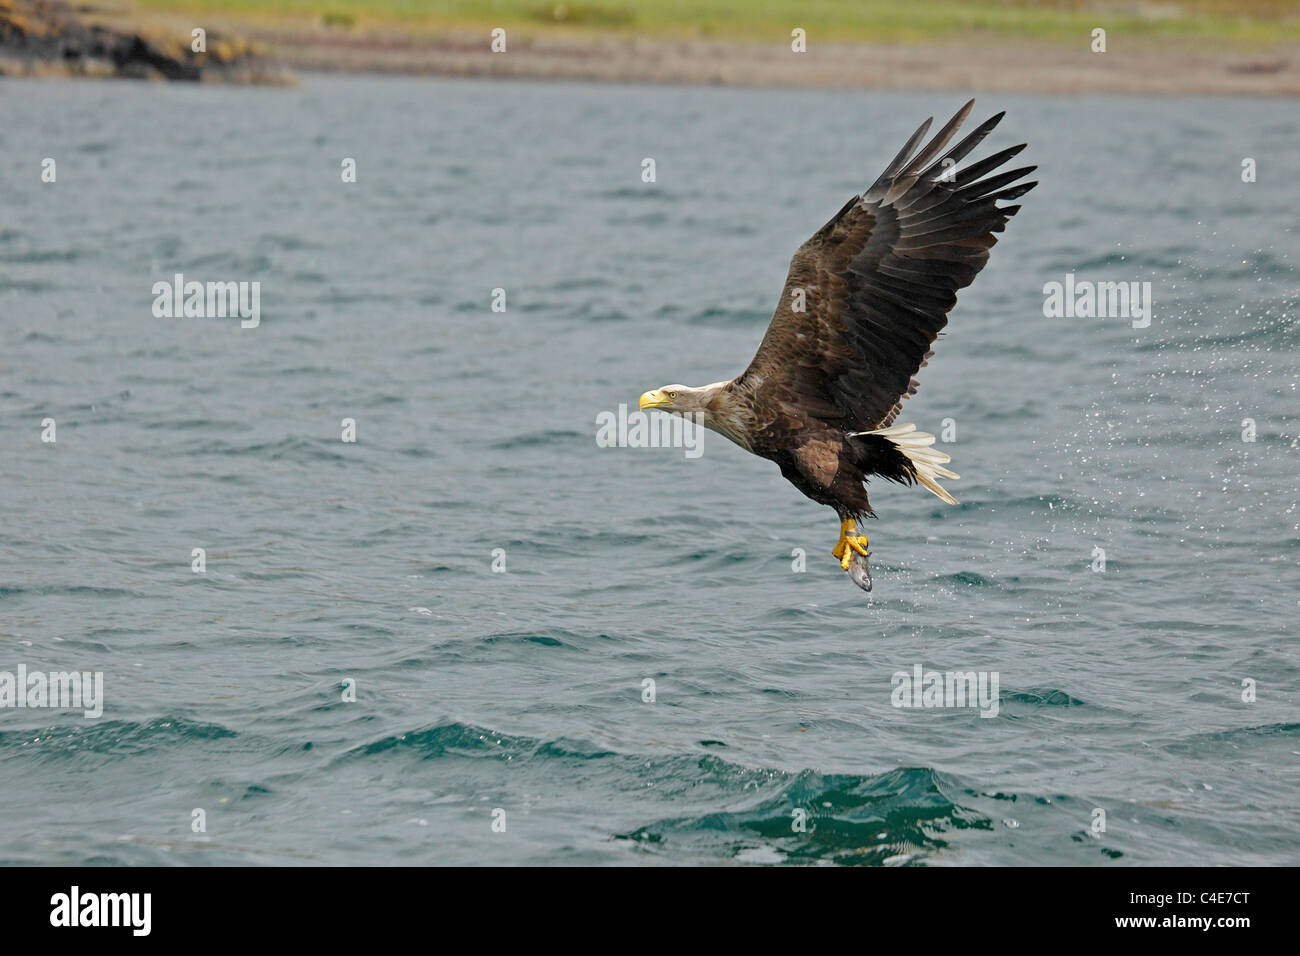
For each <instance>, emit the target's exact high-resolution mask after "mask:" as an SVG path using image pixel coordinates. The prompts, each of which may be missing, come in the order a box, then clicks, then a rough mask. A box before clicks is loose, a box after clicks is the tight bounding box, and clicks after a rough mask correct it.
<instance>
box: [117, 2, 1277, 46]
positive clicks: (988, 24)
mask: <svg viewBox="0 0 1300 956" xmlns="http://www.w3.org/2000/svg"><path fill="white" fill-rule="evenodd" d="M133 6H134V8H135V9H136V10H137V11H139V12H141V13H146V14H147V13H167V14H194V15H196V16H202V15H211V16H221V17H223V18H226V19H231V20H246V21H249V22H263V23H268V24H276V25H278V26H282V27H306V26H309V25H310V26H313V27H316V26H327V27H329V28H331V29H334V30H338V31H350V30H371V29H400V30H403V31H407V32H412V33H419V34H426V35H427V34H436V33H440V32H445V31H450V30H456V31H460V30H476V31H477V30H484V31H485V30H488V29H490V28H492V27H498V26H500V27H506V28H507V29H508V30H512V31H514V32H516V33H520V34H522V35H524V36H533V35H537V34H542V33H547V34H554V33H562V34H582V33H601V34H613V35H622V34H627V35H631V34H638V35H643V36H651V37H659V38H666V39H669V38H674V37H691V38H704V39H716V40H721V41H742V42H758V41H766V42H773V41H774V40H777V39H781V40H782V41H783V42H784V41H785V40H788V38H789V36H790V31H791V30H792V29H793V28H794V27H802V28H803V29H804V30H806V31H808V36H809V40H810V42H818V43H933V42H945V43H946V42H958V41H960V42H964V43H969V42H979V41H980V40H981V39H984V40H987V41H989V42H994V43H1006V42H1014V41H1018V40H1023V41H1036V42H1042V41H1048V42H1060V43H1063V44H1065V43H1069V44H1077V43H1079V42H1080V38H1081V37H1083V38H1086V37H1088V35H1089V34H1090V32H1091V31H1092V30H1093V29H1094V28H1095V27H1104V28H1105V29H1106V31H1107V33H1108V36H1109V37H1110V38H1111V42H1112V43H1114V42H1115V41H1116V39H1118V38H1124V39H1126V40H1132V39H1135V38H1136V39H1141V40H1149V41H1156V42H1158V41H1162V40H1163V41H1179V40H1181V41H1207V42H1212V43H1220V44H1222V43H1226V44H1231V45H1234V46H1243V47H1260V48H1262V47H1267V46H1271V45H1273V44H1275V43H1278V42H1284V43H1294V42H1300V5H1298V4H1297V3H1296V2H1295V0H1150V2H1143V0H1127V2H1123V0H1120V2H1114V3H1108V2H1105V0H1101V2H1096V0H1094V2H1086V0H924V2H916V0H913V2H899V0H754V2H746V0H627V2H624V0H576V2H561V0H435V2H433V3H430V2H417V0H351V2H345V0H133Z"/></svg>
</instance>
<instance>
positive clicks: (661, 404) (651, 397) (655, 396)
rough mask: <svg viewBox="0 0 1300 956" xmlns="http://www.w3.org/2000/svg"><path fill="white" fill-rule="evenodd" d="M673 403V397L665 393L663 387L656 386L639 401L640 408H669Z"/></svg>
mask: <svg viewBox="0 0 1300 956" xmlns="http://www.w3.org/2000/svg"><path fill="white" fill-rule="evenodd" d="M672 403H673V401H672V399H671V398H669V397H668V396H667V395H665V394H664V392H663V389H661V388H656V389H655V390H654V391H650V392H646V393H645V394H644V395H642V396H641V400H640V401H638V402H637V407H638V408H667V407H668V406H669V405H671V404H672Z"/></svg>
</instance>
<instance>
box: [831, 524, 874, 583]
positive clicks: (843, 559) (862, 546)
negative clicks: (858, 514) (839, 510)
mask: <svg viewBox="0 0 1300 956" xmlns="http://www.w3.org/2000/svg"><path fill="white" fill-rule="evenodd" d="M857 530H858V525H857V522H856V521H854V520H853V519H852V518H845V519H844V520H843V521H841V522H840V540H839V541H838V542H836V544H835V547H834V548H833V549H832V550H831V554H832V555H833V556H834V557H837V558H839V559H840V567H841V568H842V569H843V570H845V571H847V570H848V569H849V563H850V562H851V561H852V560H853V552H854V551H856V552H857V553H858V554H860V555H862V556H863V557H864V558H865V557H866V556H867V536H866V535H865V534H858V533H857Z"/></svg>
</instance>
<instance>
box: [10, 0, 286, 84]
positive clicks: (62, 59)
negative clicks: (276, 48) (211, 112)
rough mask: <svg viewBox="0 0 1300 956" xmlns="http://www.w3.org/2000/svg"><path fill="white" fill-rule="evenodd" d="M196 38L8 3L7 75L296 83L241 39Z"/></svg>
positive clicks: (44, 3) (42, 3) (22, 1)
mask: <svg viewBox="0 0 1300 956" xmlns="http://www.w3.org/2000/svg"><path fill="white" fill-rule="evenodd" d="M205 41H206V43H205V46H206V48H207V49H206V52H202V53H196V52H194V51H193V50H192V49H191V38H190V36H189V35H188V34H187V35H185V36H172V35H167V34H163V33H147V32H144V31H141V32H133V31H123V30H119V29H116V28H113V27H109V26H104V25H102V24H89V23H86V22H85V21H84V20H83V19H82V18H81V16H79V15H78V12H77V11H74V10H73V9H72V7H70V6H69V5H68V4H67V3H64V2H63V0H0V75H6V76H48V75H71V76H122V77H135V78H144V79H166V80H189V81H191V82H213V81H216V82H229V83H277V84H283V83H292V82H295V80H294V76H293V74H292V73H291V72H290V71H289V70H288V69H286V68H285V67H283V66H281V65H280V64H278V63H276V62H275V61H274V60H272V59H270V58H269V57H267V56H266V55H265V54H263V53H262V52H261V51H260V50H258V49H257V48H255V47H254V46H253V45H252V44H250V43H249V42H247V41H246V40H243V39H241V38H238V37H230V36H224V35H222V34H220V33H214V32H212V31H208V32H207V34H206V37H205Z"/></svg>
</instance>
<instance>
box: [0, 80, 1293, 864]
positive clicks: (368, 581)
mask: <svg viewBox="0 0 1300 956" xmlns="http://www.w3.org/2000/svg"><path fill="white" fill-rule="evenodd" d="M963 99H964V97H962V96H959V95H955V94H954V95H939V94H934V95H930V94H927V95H919V94H917V95H912V94H901V93H888V94H886V93H877V94H863V93H841V92H759V91H745V90H719V89H691V88H664V89H652V88H638V87H596V86H577V85H531V86H530V85H516V84H513V83H504V82H477V83H475V82H445V81H434V80H426V79H410V80H407V79H392V80H389V79H384V80H380V79H365V78H315V77H308V78H307V79H306V81H305V82H304V84H303V85H302V87H301V88H298V89H293V90H253V89H221V88H195V87H182V86H159V85H149V84H132V83H108V82H104V83H77V82H44V83H38V82H14V81H5V82H4V84H3V85H2V86H0V190H2V195H3V200H2V201H0V202H2V205H0V208H2V209H3V218H2V219H0V671H15V670H16V668H17V667H18V665H20V664H22V665H25V666H26V667H27V668H28V669H29V670H37V669H42V670H69V669H74V668H75V669H79V670H87V671H102V672H103V673H104V681H105V705H104V714H103V716H102V717H101V718H99V719H98V720H92V719H86V718H84V717H83V716H81V715H80V713H79V712H74V711H70V710H48V709H47V710H30V709H21V710H19V709H6V710H0V862H8V863H71V864H78V863H118V864H146V863H160V862H163V863H166V862H175V863H184V864H229V863H268V864H269V863H274V864H284V863H288V864H299V863H302V864H319V863H329V864H341V863H350V864H376V863H386V862H393V863H402V864H422V863H528V864H536V863H675V864H680V863H699V862H702V863H720V862H721V863H731V862H735V863H776V862H790V863H827V862H835V863H892V864H898V863H909V862H910V863H924V864H937V865H944V864H987V863H999V864H1106V865H1126V864H1153V863H1215V864H1223V863H1241V862H1263V863H1282V862H1290V863H1294V862H1296V861H1297V860H1298V859H1300V812H1298V811H1297V782H1298V780H1300V772H1298V771H1300V711H1298V710H1297V707H1296V691H1297V677H1298V676H1300V668H1298V667H1297V656H1296V653H1295V636H1294V635H1295V620H1296V617H1297V614H1300V587H1298V585H1300V574H1298V573H1297V568H1296V557H1297V546H1298V545H1300V530H1298V527H1300V518H1298V516H1297V511H1296V496H1297V495H1296V493H1297V484H1298V483H1297V478H1296V474H1297V443H1296V435H1297V430H1298V425H1297V410H1298V405H1297V372H1298V369H1297V366H1298V365H1300V362H1298V360H1297V357H1296V339H1297V320H1296V304H1297V298H1298V297H1300V283H1298V282H1297V277H1296V271H1295V261H1294V255H1295V250H1296V248H1297V244H1296V232H1295V229H1296V215H1295V198H1296V191H1295V184H1296V182H1297V181H1300V115H1298V114H1297V113H1296V111H1295V110H1294V108H1293V107H1292V105H1291V104H1290V103H1289V102H1286V101H1276V102H1272V101H1245V100H1240V101H1239V100H1230V99H1205V100H1193V99H1159V100H1155V99H1142V98H1075V99H1068V98H1046V97H1043V98H1039V97H1025V96H1019V97H1016V96H1001V95H986V96H983V97H981V99H980V102H979V103H977V105H976V117H977V118H982V117H983V116H985V115H987V114H989V113H992V112H995V111H997V110H1000V109H1004V108H1005V109H1007V110H1008V111H1009V112H1008V116H1007V119H1006V120H1004V122H1003V126H1002V127H1001V128H999V130H998V131H997V132H996V133H995V134H994V136H993V137H992V138H991V139H990V140H989V141H988V143H987V145H986V146H985V147H984V148H983V153H987V152H989V151H991V150H992V149H996V148H1001V147H1002V146H1006V145H1010V144H1013V143H1017V142H1021V141H1023V140H1028V141H1029V142H1030V144H1031V145H1030V148H1029V149H1028V150H1027V151H1026V153H1025V154H1024V158H1025V159H1027V160H1028V161H1030V162H1034V163H1037V164H1039V165H1040V167H1041V168H1040V170H1039V173H1038V174H1037V175H1038V177H1039V178H1040V179H1041V180H1042V185H1041V186H1040V187H1039V188H1038V189H1037V190H1035V191H1034V192H1032V193H1030V194H1029V195H1028V196H1027V197H1026V198H1025V199H1024V210H1023V211H1022V213H1021V214H1020V215H1019V216H1018V217H1017V218H1016V219H1015V220H1013V221H1012V223H1011V224H1010V227H1009V229H1008V231H1007V233H1006V235H1005V237H1004V238H1003V240H1002V242H1001V243H1000V244H999V245H998V247H997V248H996V249H995V250H994V253H993V257H992V261H991V263H990V265H989V267H988V268H987V269H986V270H985V272H984V273H983V274H982V275H981V276H980V277H979V279H978V281H977V282H976V284H975V285H974V286H973V287H972V288H971V289H969V290H967V291H966V292H965V293H964V294H963V296H962V298H961V301H960V303H959V305H958V308H957V310H956V311H955V312H954V314H953V316H952V322H951V324H950V326H949V334H948V335H946V336H945V338H944V339H943V340H941V342H940V343H939V345H938V347H937V354H936V357H935V358H934V359H933V360H932V362H931V364H930V366H929V367H928V368H926V369H925V370H924V371H923V372H922V374H921V376H920V378H921V382H922V387H921V390H920V392H919V394H918V395H917V396H916V397H915V398H914V399H912V400H911V401H910V402H909V403H908V407H907V409H906V410H905V415H904V419H905V420H909V421H915V422H917V423H918V425H920V426H921V427H922V428H924V429H926V430H929V431H934V432H936V433H938V432H940V431H941V430H942V429H943V426H944V422H945V420H947V419H950V420H951V425H952V428H955V432H956V433H955V435H953V434H951V430H950V433H949V436H948V437H949V438H951V439H953V440H950V441H947V442H945V443H943V447H944V448H945V449H946V450H947V451H949V452H950V453H951V454H952V455H953V458H954V462H953V467H954V468H955V469H956V470H957V471H959V472H960V473H961V475H962V479H961V480H960V481H958V482H953V483H952V485H951V487H952V490H953V492H954V493H955V494H956V496H957V497H958V498H959V499H960V500H961V502H962V503H961V505H960V506H959V507H949V506H946V505H944V504H942V503H941V502H939V501H938V500H937V499H936V498H934V497H932V496H930V495H928V494H926V493H925V492H923V491H921V490H919V489H915V488H910V489H909V488H900V487H897V486H892V485H890V486H883V487H882V486H878V485H873V486H872V490H873V494H872V500H873V504H874V506H875V508H876V510H877V512H878V514H879V517H880V520H879V521H876V522H872V524H871V526H870V528H869V529H868V530H869V531H870V533H871V542H872V544H871V546H872V552H873V554H872V562H873V566H874V570H875V591H874V592H873V593H872V594H871V595H866V594H864V593H862V592H860V591H859V590H858V589H857V588H855V587H854V586H853V585H852V584H851V582H849V581H848V580H847V578H846V577H845V576H844V574H843V573H842V572H841V571H840V570H839V567H838V564H837V563H836V562H834V561H833V560H832V559H831V558H830V556H829V554H828V552H829V550H830V548H831V546H832V544H833V543H834V540H835V534H836V530H837V523H836V519H835V516H834V515H833V514H832V512H830V511H829V510H828V509H825V508H822V507H820V506H818V505H815V504H813V503H812V502H810V501H807V500H806V499H804V498H802V497H801V496H800V495H799V494H798V493H797V492H796V491H795V490H794V489H793V488H792V487H790V486H789V485H787V484H786V483H785V481H784V480H783V479H782V478H781V477H780V475H779V473H778V472H777V469H776V468H775V467H774V466H773V465H771V464H770V463H768V462H765V461H762V460H759V459H756V458H753V457H751V456H749V455H747V454H745V453H744V452H742V451H740V450H739V449H737V448H735V447H733V446H731V445H729V444H728V443H726V442H725V441H724V440H722V439H721V438H719V436H716V435H713V434H708V435H706V436H705V438H704V444H703V454H702V455H701V456H700V457H699V458H697V459H689V458H687V457H686V455H685V454H684V452H683V451H682V450H681V449H654V448H602V447H598V445H597V443H596V440H595V433H596V427H595V421H596V416H597V415H598V414H599V413H600V412H602V411H616V410H617V409H618V406H619V404H620V403H631V404H633V405H635V402H636V397H637V395H638V394H640V392H642V391H643V390H645V389H647V388H651V387H655V386H658V385H662V384H664V383H667V382H686V383H691V384H702V383H707V382H713V381H717V380H719V379H723V378H728V377H731V376H733V375H735V374H737V373H738V372H739V371H740V370H741V369H742V368H743V367H744V365H745V364H746V363H747V362H748V360H749V358H750V356H751V355H752V354H753V351H754V348H755V346H756V345H757V342H758V339H759V338H760V336H761V334H762V331H763V329H764V327H765V325H766V322H767V319H768V317H769V316H770V314H771V310H772V307H773V305H774V304H775V301H776V298H777V296H778V294H779V292H780V289H781V286H782V284H783V281H784V277H785V270H786V266H787V263H788V261H789V257H790V255H791V253H792V252H793V251H794V249H795V248H796V247H797V245H798V244H799V243H800V242H802V241H803V240H804V239H805V238H807V236H808V235H810V234H811V233H812V232H813V231H814V230H815V229H816V228H817V227H819V226H820V225H821V224H822V223H823V222H824V221H825V220H826V219H827V218H829V216H830V215H831V214H832V213H834V212H835V211H836V210H837V209H838V208H839V207H840V205H841V204H842V203H843V202H844V200H845V199H846V198H848V197H849V196H850V195H852V194H853V193H854V192H855V191H858V190H860V189H862V188H864V187H865V186H866V185H868V184H869V183H870V181H871V180H872V179H874V177H875V175H876V174H877V173H878V172H879V171H880V169H881V168H882V167H883V165H884V164H885V163H886V162H887V161H888V160H889V158H890V157H891V156H892V154H893V153H894V151H895V149H896V148H897V147H898V146H899V145H900V144H901V142H902V141H903V140H904V139H905V138H906V136H907V135H908V134H909V133H910V132H911V131H912V129H913V128H914V127H915V125H916V123H917V122H919V121H920V120H921V119H923V118H924V117H925V116H927V115H930V114H932V113H934V114H943V115H942V116H941V119H943V118H946V117H947V115H949V114H950V113H951V112H952V111H953V110H955V108H956V107H957V106H958V105H960V103H961V101H962V100H963ZM46 157H49V158H52V159H54V160H55V161H56V163H57V167H56V168H57V181H56V182H55V183H42V182H41V179H40V170H41V161H42V159H44V158H46ZM345 157H350V158H353V159H355V160H356V163H357V172H358V176H357V179H358V181H357V182H356V183H353V184H344V183H343V182H342V181H341V176H340V164H341V162H342V160H343V159H344V158H345ZM646 157H651V158H654V159H655V161H656V173H657V182H656V183H654V184H653V185H650V184H645V183H643V182H642V181H641V170H642V160H643V159H644V158H646ZM1245 157H1250V158H1252V159H1254V160H1255V161H1256V162H1257V164H1258V181H1257V182H1255V183H1243V182H1242V180H1241V163H1242V160H1243V158H1245ZM177 272H181V273H183V274H184V275H185V276H186V278H188V279H198V280H200V281H207V280H234V281H258V282H260V283H261V324H260V325H259V326H258V327H257V328H255V329H241V328H240V327H239V322H238V320H232V319H215V318H214V319H200V318H189V319H183V318H182V319H169V318H156V317H155V316H154V315H153V313H152V310H151V305H152V302H153V294H152V291H151V287H152V284H153V282H154V281H155V280H158V279H160V278H170V277H171V276H172V275H173V274H175V273H177ZM1067 273H1074V274H1076V275H1077V276H1078V277H1080V278H1090V279H1096V280H1139V281H1150V282H1151V283H1152V288H1153V293H1154V296H1155V309H1154V319H1153V321H1152V322H1151V325H1150V327H1149V328H1146V329H1134V328H1132V326H1131V323H1130V322H1129V321H1127V320H1125V319H1048V318H1044V317H1043V285H1044V283H1046V282H1050V281H1054V280H1055V281H1061V280H1064V277H1065V275H1066V274H1067ZM497 288H500V289H504V290H505V291H506V303H507V310H506V311H505V312H494V311H492V309H491V304H492V295H493V290H494V289H497ZM46 418H52V419H54V420H55V422H56V429H57V431H56V436H57V440H56V442H55V443H53V444H50V443H45V442H42V440H41V434H42V424H41V423H42V421H43V420H44V419H46ZM345 418H351V419H354V420H355V422H356V431H357V441H356V443H355V444H350V443H344V442H343V441H341V440H340V436H341V422H342V420H343V419H345ZM1244 419H1251V420H1253V422H1254V427H1255V437H1256V440H1255V441H1253V442H1247V441H1243V429H1244V428H1246V427H1248V426H1245V425H1243V420H1244ZM194 548H203V549H205V550H206V573H205V574H196V573H194V572H193V571H192V569H191V555H192V550H193V549H194ZM1098 548H1100V549H1104V552H1105V570H1104V572H1103V571H1095V570H1094V569H1093V567H1094V564H1095V563H1097V562H1098V559H1099V552H1098V551H1096V550H1095V549H1098ZM495 549H503V550H501V551H495ZM799 549H802V552H806V570H804V571H802V572H800V571H798V570H796V568H797V567H798V566H799V563H800V562H799V554H800V550H799ZM494 551H495V553H496V555H497V558H496V561H497V564H498V566H500V564H501V562H502V561H504V566H505V571H504V573H497V572H494V571H493V563H494ZM916 665H921V666H922V667H923V668H926V669H935V670H940V671H948V670H963V671H965V670H975V671H989V672H996V673H997V674H998V676H999V679H1000V699H999V703H998V710H997V714H996V716H995V717H992V718H987V717H981V716H980V713H979V711H978V710H976V709H958V708H947V709H903V708H896V707H894V706H892V705H891V691H892V689H893V688H892V680H891V679H892V675H893V674H894V673H895V672H896V671H900V670H902V671H908V672H911V670H912V669H913V667H914V666H916ZM647 679H649V680H653V681H654V682H655V684H654V689H655V700H654V701H653V702H652V703H651V702H646V701H644V700H643V687H644V686H645V684H644V682H645V681H646V680H647ZM1247 681H1253V682H1254V688H1255V691H1254V692H1255V696H1256V699H1255V700H1254V701H1253V702H1246V701H1244V700H1243V693H1244V690H1248V689H1249V687H1248V686H1247V687H1245V688H1244V687H1243V682H1247ZM348 682H355V687H356V697H357V700H356V702H347V701H345V700H344V699H343V698H344V689H345V687H346V686H348ZM1245 696H1248V697H1249V696H1250V695H1249V694H1248V693H1247V694H1245ZM196 809H202V810H204V811H205V815H206V832H205V833H195V832H193V829H192V820H193V819H194V811H195V810H196ZM496 810H501V811H504V820H505V822H506V828H505V832H495V831H494V830H493V826H492V824H493V820H494V811H496ZM796 810H802V811H804V812H805V814H806V826H805V827H804V828H803V829H804V831H805V832H800V831H799V829H798V828H797V827H796V826H795V825H794V824H795V820H796V814H795V812H794V811H796ZM1099 810H1100V811H1104V813H1105V824H1106V829H1105V832H1104V833H1100V834H1094V832H1093V830H1094V826H1095V825H1096V822H1097V821H1098V820H1099V819H1100V817H1099V815H1098V811H1099ZM496 818H497V819H501V814H496Z"/></svg>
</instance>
